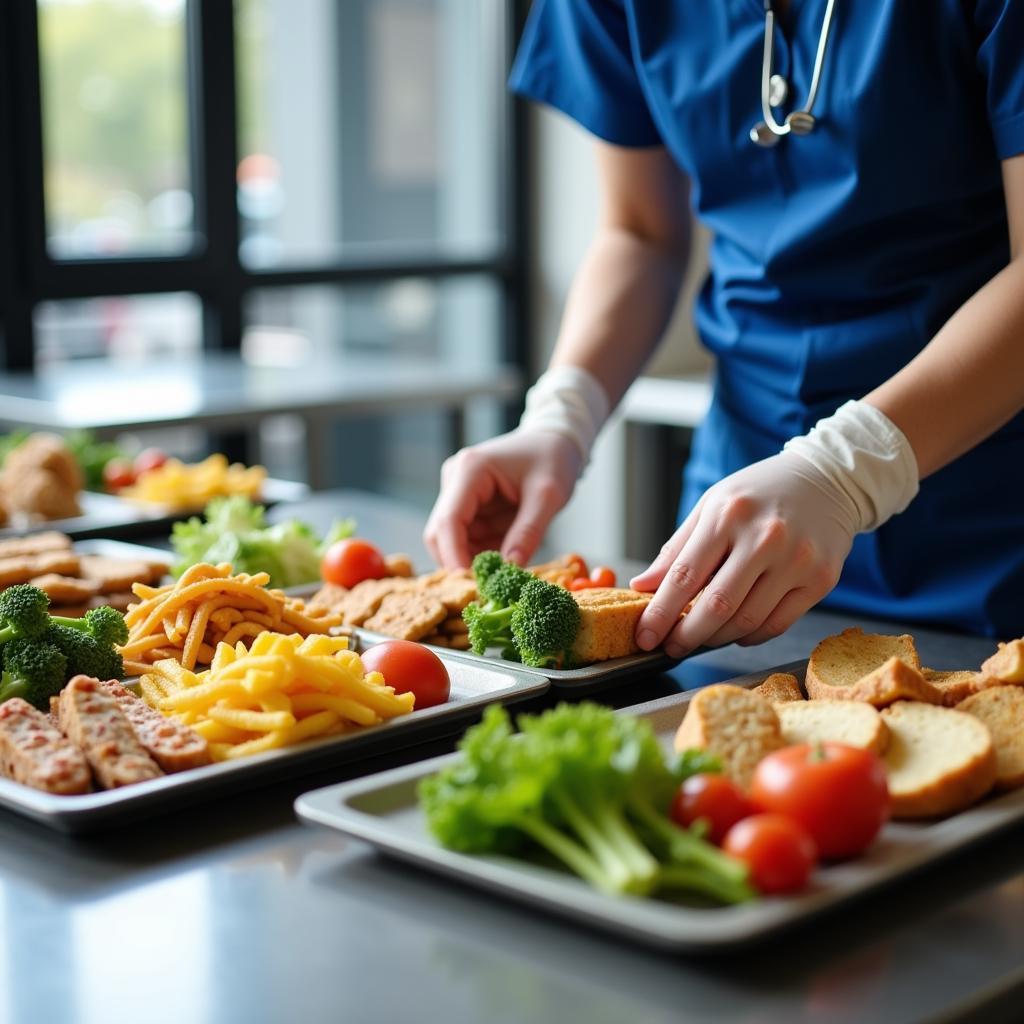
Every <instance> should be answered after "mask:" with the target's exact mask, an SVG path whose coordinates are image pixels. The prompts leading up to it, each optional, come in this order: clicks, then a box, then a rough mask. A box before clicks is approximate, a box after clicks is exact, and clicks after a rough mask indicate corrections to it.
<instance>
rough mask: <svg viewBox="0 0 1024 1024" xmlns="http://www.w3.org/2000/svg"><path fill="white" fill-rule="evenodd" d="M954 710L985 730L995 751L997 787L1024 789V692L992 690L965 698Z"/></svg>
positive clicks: (1012, 688) (1011, 688)
mask: <svg viewBox="0 0 1024 1024" xmlns="http://www.w3.org/2000/svg"><path fill="white" fill-rule="evenodd" d="M957 710H958V711H963V712H965V713H966V714H968V715H974V716H975V718H979V719H981V721H982V722H984V723H985V725H986V726H988V731H989V732H990V733H991V734H992V742H993V743H994V744H995V747H996V787H997V788H999V789H1016V788H1017V787H1018V786H1021V785H1024V688H1021V687H1019V686H994V687H992V688H991V689H987V690H982V691H981V693H976V694H975V695H974V696H973V697H968V698H967V699H966V700H965V701H963V702H962V703H961V704H959V705H957Z"/></svg>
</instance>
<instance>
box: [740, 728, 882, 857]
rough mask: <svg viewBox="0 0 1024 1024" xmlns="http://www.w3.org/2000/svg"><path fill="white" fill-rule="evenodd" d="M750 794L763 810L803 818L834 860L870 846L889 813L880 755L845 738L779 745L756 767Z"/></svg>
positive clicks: (824, 854) (820, 846)
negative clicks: (851, 744)
mask: <svg viewBox="0 0 1024 1024" xmlns="http://www.w3.org/2000/svg"><path fill="white" fill-rule="evenodd" d="M750 795H751V799H752V800H753V801H754V803H755V804H756V805H757V806H758V807H759V808H760V809H761V810H765V811H772V812H774V813H776V814H785V815H787V816H788V817H790V818H793V819H794V820H796V821H799V822H800V823H801V824H802V825H803V826H804V828H806V829H807V831H808V832H810V834H811V836H813V838H814V842H815V845H816V846H817V847H818V852H819V854H820V855H821V856H822V857H823V858H826V859H829V860H835V859H838V858H842V857H854V856H856V855H857V854H858V853H861V852H862V851H863V850H865V849H867V847H868V846H870V845H871V843H872V842H873V841H874V838H875V836H877V835H878V833H879V830H880V829H881V828H882V826H883V825H884V824H885V822H886V821H887V820H888V817H889V790H888V787H887V785H886V777H885V766H884V765H883V764H882V761H881V759H880V758H879V757H878V756H877V755H875V754H873V753H871V751H870V750H862V749H860V748H859V747H851V746H847V745H846V744H844V743H815V744H808V743H802V744H799V745H798V746H794V747H786V748H784V749H783V750H776V751H775V752H774V753H772V754H769V755H768V756H767V757H765V758H763V759H762V760H761V762H760V763H759V764H758V766H757V768H756V769H755V771H754V781H753V783H752V785H751V789H750Z"/></svg>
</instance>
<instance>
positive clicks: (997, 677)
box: [980, 639, 1024, 688]
mask: <svg viewBox="0 0 1024 1024" xmlns="http://www.w3.org/2000/svg"><path fill="white" fill-rule="evenodd" d="M980 674H981V676H982V680H981V686H982V688H984V686H985V685H986V684H987V685H989V686H991V685H998V684H1000V683H1014V684H1018V683H1024V639H1022V640H1011V641H1010V642H1009V643H1008V644H1000V645H999V650H997V651H996V653H995V654H993V655H992V656H991V657H990V658H987V659H986V660H985V661H983V662H982V665H981V673H980Z"/></svg>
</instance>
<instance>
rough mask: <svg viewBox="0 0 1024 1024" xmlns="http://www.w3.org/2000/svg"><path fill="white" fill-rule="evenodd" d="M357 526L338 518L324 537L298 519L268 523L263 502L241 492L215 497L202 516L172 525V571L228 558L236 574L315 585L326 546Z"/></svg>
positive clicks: (276, 584) (272, 583) (275, 582)
mask: <svg viewBox="0 0 1024 1024" xmlns="http://www.w3.org/2000/svg"><path fill="white" fill-rule="evenodd" d="M354 530H355V522H354V521H353V520H351V519H344V520H338V521H337V522H336V523H334V525H333V526H332V527H331V529H330V530H329V531H328V533H327V536H326V537H325V538H324V539H323V540H322V541H321V540H320V539H319V538H318V537H317V536H316V533H315V532H314V531H313V528H312V527H311V526H307V525H306V524H305V523H300V522H299V521H298V520H295V519H288V520H285V521H284V522H281V523H277V524H276V525H274V526H268V525H267V522H266V515H265V511H264V509H263V506H262V505H257V504H255V503H254V502H252V501H251V500H250V499H249V498H246V497H244V496H243V495H235V496H233V497H230V498H214V499H213V500H212V501H211V502H210V503H209V504H208V505H207V506H206V509H205V510H204V512H203V516H202V518H200V517H198V516H193V517H192V518H191V519H189V520H188V521H187V522H181V523H175V524H174V527H173V528H172V532H171V546H172V547H173V548H174V550H175V552H176V553H177V555H178V559H177V561H176V562H175V565H174V574H175V575H176V576H180V575H181V574H182V573H183V572H184V571H185V570H186V569H188V568H189V567H190V566H193V565H197V564H199V563H200V562H207V563H211V564H213V565H217V564H219V563H221V562H230V563H231V565H232V566H233V567H234V569H235V572H245V573H250V574H252V573H257V572H265V573H267V574H268V575H269V576H270V586H272V587H295V586H298V585H300V584H302V583H315V582H316V581H317V580H318V579H319V578H320V560H321V557H322V556H323V554H324V551H325V550H326V548H327V547H329V546H330V545H331V544H333V543H334V542H335V541H338V540H340V539H342V538H343V537H348V536H349V535H350V534H352V532H353V531H354Z"/></svg>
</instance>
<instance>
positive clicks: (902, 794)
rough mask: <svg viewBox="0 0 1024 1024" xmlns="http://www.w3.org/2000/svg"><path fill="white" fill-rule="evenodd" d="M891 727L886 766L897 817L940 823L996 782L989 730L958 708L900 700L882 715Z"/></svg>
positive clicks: (993, 750) (994, 757) (994, 756)
mask: <svg viewBox="0 0 1024 1024" xmlns="http://www.w3.org/2000/svg"><path fill="white" fill-rule="evenodd" d="M882 718H883V719H884V720H885V724H886V725H887V726H888V727H889V748H888V750H886V752H885V766H886V769H887V771H888V774H889V797H890V799H891V801H892V816H893V817H894V818H935V817H939V816H942V815H946V814H953V813H954V812H955V811H960V810H963V809H964V808H965V807H969V806H970V805H971V804H973V803H974V801H975V800H978V799H979V798H980V797H982V796H984V795H985V794H986V793H987V792H988V791H989V790H990V789H991V788H992V785H993V784H994V783H995V780H996V750H995V745H994V744H993V742H992V736H991V734H990V733H989V731H988V727H987V726H986V725H985V724H984V723H983V722H982V721H981V720H980V719H978V718H975V717H974V716H973V715H968V714H965V713H964V712H963V711H955V710H953V709H952V708H943V707H936V706H935V705H932V704H920V703H917V702H914V701H899V702H898V703H896V704H893V705H892V706H891V707H888V708H886V709H885V710H884V711H883V712H882Z"/></svg>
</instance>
